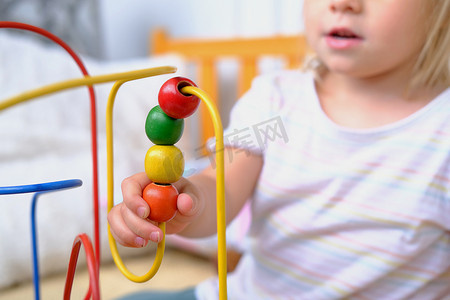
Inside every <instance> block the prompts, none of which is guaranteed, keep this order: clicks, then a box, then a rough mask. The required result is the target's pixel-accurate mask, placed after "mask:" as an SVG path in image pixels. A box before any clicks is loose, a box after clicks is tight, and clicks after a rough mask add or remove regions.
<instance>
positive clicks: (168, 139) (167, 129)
mask: <svg viewBox="0 0 450 300" xmlns="http://www.w3.org/2000/svg"><path fill="white" fill-rule="evenodd" d="M183 129H184V119H174V118H172V117H169V116H168V115H167V114H166V113H165V112H164V111H163V110H162V109H161V107H160V106H159V105H157V106H155V107H153V108H152V109H151V110H150V112H149V113H148V115H147V120H146V121H145V133H146V134H147V137H148V138H149V139H150V141H152V142H153V143H154V144H156V145H173V144H175V143H176V142H178V141H179V140H180V138H181V136H182V135H183Z"/></svg>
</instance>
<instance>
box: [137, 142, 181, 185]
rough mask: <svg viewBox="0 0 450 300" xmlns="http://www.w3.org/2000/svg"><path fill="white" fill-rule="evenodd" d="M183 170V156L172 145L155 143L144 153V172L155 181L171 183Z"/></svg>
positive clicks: (179, 176)
mask: <svg viewBox="0 0 450 300" xmlns="http://www.w3.org/2000/svg"><path fill="white" fill-rule="evenodd" d="M183 172H184V157H183V153H182V152H181V150H180V149H178V148H177V147H176V146H173V145H155V146H153V147H151V148H150V149H148V151H147V154H146V155H145V173H147V176H148V178H149V179H150V180H151V181H153V182H157V183H172V182H175V181H177V180H178V179H180V178H181V176H182V175H183Z"/></svg>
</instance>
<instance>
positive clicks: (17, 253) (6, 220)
mask: <svg viewBox="0 0 450 300" xmlns="http://www.w3.org/2000/svg"><path fill="white" fill-rule="evenodd" d="M30 36H32V38H30ZM85 63H86V65H87V68H88V70H89V72H90V74H92V75H96V74H105V73H110V72H118V71H127V70H134V69H141V68H147V67H152V66H162V65H172V66H176V67H177V68H178V72H177V73H176V74H169V75H163V76H158V77H152V78H147V79H142V80H139V81H134V82H130V83H127V84H125V85H124V86H123V87H122V88H121V89H120V90H119V93H118V96H117V99H116V105H115V113H114V138H115V181H116V184H115V198H116V202H118V201H120V200H121V198H120V188H119V187H120V182H121V180H122V179H123V178H124V177H126V176H128V175H130V174H133V173H135V172H138V171H141V170H143V158H144V155H145V153H146V151H147V149H148V148H149V147H150V146H151V144H150V142H149V141H148V139H147V138H146V136H145V131H144V123H145V117H146V115H147V112H148V110H149V109H150V108H152V107H153V106H154V105H156V104H157V93H158V90H159V87H160V86H161V84H162V83H163V82H164V81H165V80H167V79H168V78H170V77H172V76H176V75H180V76H187V77H189V74H187V72H186V67H185V64H184V62H183V60H182V59H181V58H179V57H177V56H173V55H169V56H158V57H153V58H143V59H136V60H129V61H123V62H116V63H102V62H99V61H94V60H89V59H85ZM80 76H81V73H80V71H79V70H78V68H77V67H76V65H75V63H74V62H73V61H72V59H71V58H70V57H69V55H67V54H66V53H65V52H64V51H63V50H61V49H60V48H58V47H56V46H49V45H43V44H42V43H41V42H40V41H38V40H36V39H35V38H34V36H33V35H32V34H27V35H22V34H21V35H15V34H12V33H10V32H5V31H2V32H0V101H1V100H2V99H5V98H6V97H8V96H12V95H15V94H17V93H19V92H21V91H24V90H27V89H30V88H36V87H39V86H42V85H44V84H48V83H52V82H56V81H60V80H63V79H68V78H77V77H80ZM111 86H112V84H102V85H97V86H95V91H96V94H97V111H98V133H99V135H98V145H99V170H100V177H99V178H100V202H101V203H100V204H101V207H100V209H101V212H102V215H101V221H100V222H101V226H102V227H101V237H102V241H101V245H102V256H103V261H105V260H110V259H111V258H110V254H109V247H108V245H107V235H106V219H105V215H106V147H105V140H106V138H105V125H104V120H105V105H106V101H107V96H108V94H109V90H110V88H111ZM191 122H193V121H191ZM191 128H192V126H190V125H189V120H188V124H187V129H186V131H185V134H184V135H183V138H182V140H181V141H180V142H179V143H178V144H177V145H178V146H179V147H180V148H181V149H182V150H183V151H185V155H186V156H187V157H188V159H190V160H193V161H194V162H195V160H196V159H195V158H194V159H192V158H193V155H194V154H193V153H194V152H193V147H194V148H195V145H196V143H197V142H196V141H197V140H196V139H197V138H196V133H195V130H192V129H191ZM90 147H91V142H90V117H89V98H88V93H87V89H86V88H77V89H74V90H71V91H68V92H62V93H58V94H55V95H51V96H48V97H44V98H41V99H38V100H35V101H31V102H27V103H25V104H21V105H18V106H15V107H12V108H10V109H7V110H5V111H0V186H8V185H20V184H27V183H36V182H47V181H54V180H62V179H70V178H79V179H82V180H83V183H84V184H83V186H82V187H80V188H76V189H71V190H66V191H61V192H54V193H50V194H47V195H43V196H41V198H40V200H39V202H38V205H37V224H38V235H39V240H38V241H39V262H40V271H41V275H42V276H45V275H48V274H50V273H54V272H60V271H64V272H65V270H66V269H67V264H68V261H69V255H70V250H71V247H72V243H73V240H74V238H75V236H76V235H77V234H79V233H81V232H86V233H88V234H89V235H90V237H91V238H92V237H93V235H92V183H91V181H92V176H91V174H92V173H91V172H92V169H91V148H90ZM30 203H31V195H30V194H25V195H8V196H0V289H1V288H4V287H7V286H9V285H12V284H14V283H17V282H20V281H23V280H30V279H31V274H32V273H31V270H32V269H31V268H32V267H31V248H30V247H31V237H30ZM123 250H124V249H121V252H122V253H124V254H127V253H136V252H135V251H131V252H130V251H123ZM133 250H134V249H133ZM82 251H83V250H82ZM83 257H84V254H82V255H80V259H82V258H83ZM81 263H82V262H81V261H80V263H79V264H81Z"/></svg>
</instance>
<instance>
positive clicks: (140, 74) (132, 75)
mask: <svg viewBox="0 0 450 300" xmlns="http://www.w3.org/2000/svg"><path fill="white" fill-rule="evenodd" d="M176 70H177V69H176V68H175V67H170V66H163V67H156V68H148V69H142V70H135V71H128V72H121V73H113V74H105V75H97V76H86V77H82V78H75V79H69V80H65V81H60V82H56V83H53V84H49V85H46V86H43V87H40V88H37V89H33V90H29V91H25V92H23V93H21V94H18V95H16V96H13V97H11V98H7V99H6V100H4V101H2V102H0V110H3V109H6V108H9V107H11V106H13V105H16V104H19V103H22V102H25V101H28V100H31V99H34V98H38V97H42V96H45V95H48V94H52V93H56V92H58V91H62V90H66V89H70V88H75V87H79V86H85V85H94V84H97V83H105V82H111V81H117V80H135V79H141V78H145V77H150V76H156V75H162V74H168V73H174V72H176Z"/></svg>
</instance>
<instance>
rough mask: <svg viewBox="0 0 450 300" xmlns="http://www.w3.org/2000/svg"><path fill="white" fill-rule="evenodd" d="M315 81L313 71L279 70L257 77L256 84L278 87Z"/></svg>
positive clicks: (309, 83) (308, 83)
mask: <svg viewBox="0 0 450 300" xmlns="http://www.w3.org/2000/svg"><path fill="white" fill-rule="evenodd" d="M313 82H314V75H313V73H311V72H304V71H302V70H297V69H293V70H279V71H273V72H268V73H264V74H262V75H259V76H257V77H256V78H255V80H254V84H258V85H268V86H276V87H284V86H288V87H292V86H299V85H303V86H305V85H311V84H313Z"/></svg>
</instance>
